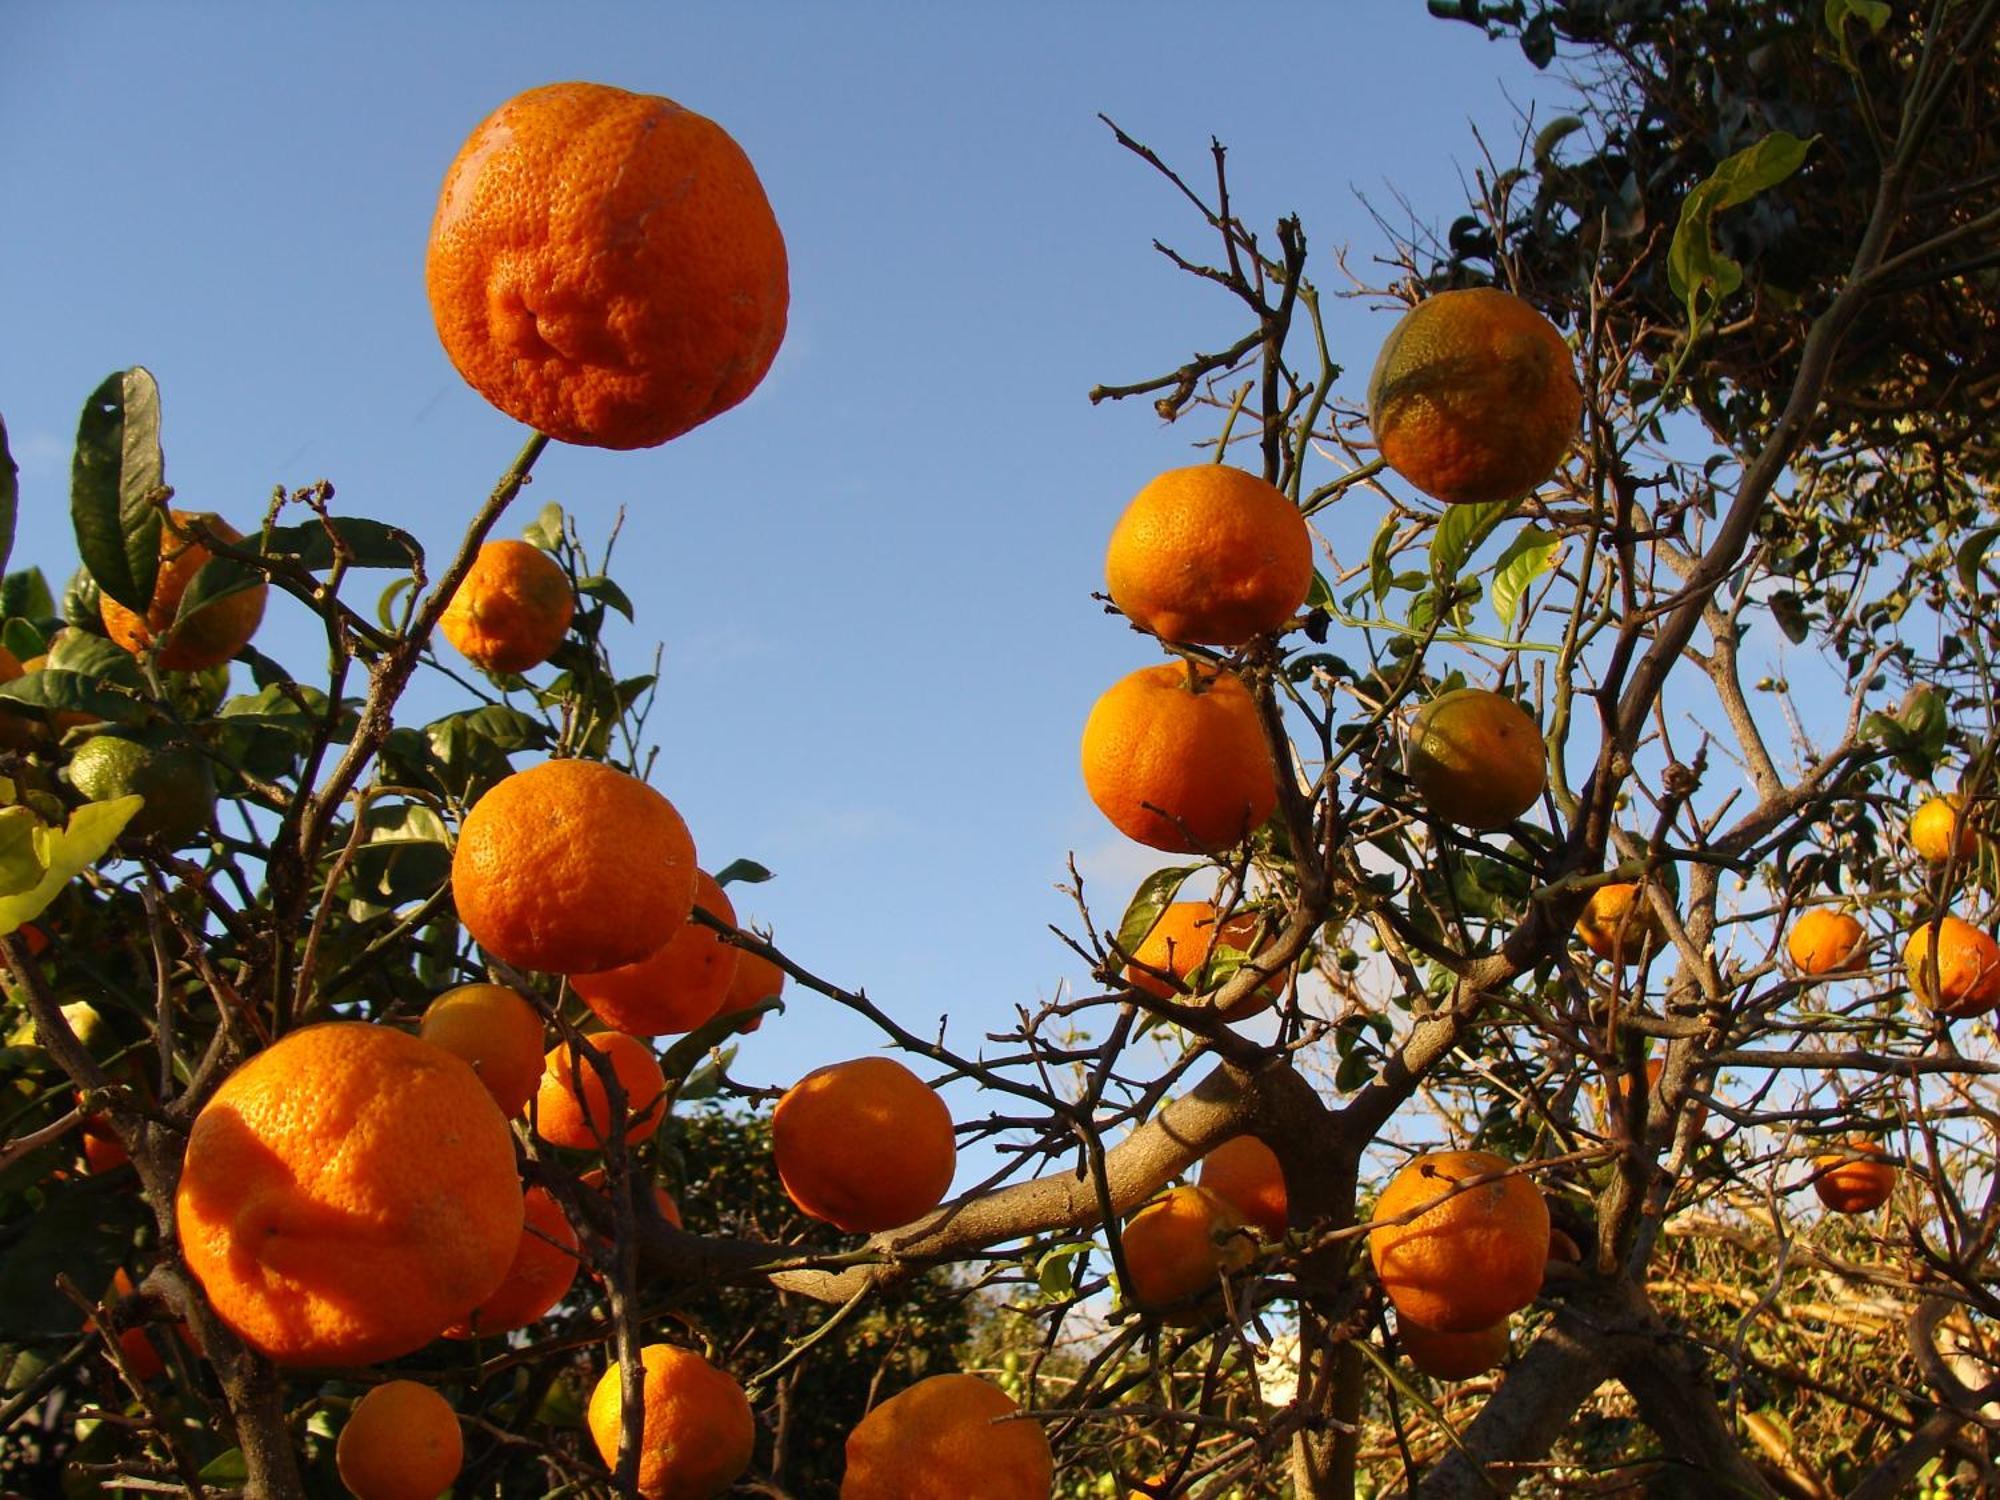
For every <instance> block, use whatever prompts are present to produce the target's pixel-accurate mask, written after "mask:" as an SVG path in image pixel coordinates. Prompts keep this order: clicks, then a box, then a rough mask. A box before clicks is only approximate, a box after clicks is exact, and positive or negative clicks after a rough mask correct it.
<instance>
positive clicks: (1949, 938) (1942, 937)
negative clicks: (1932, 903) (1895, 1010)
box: [1903, 916, 2000, 1021]
mask: <svg viewBox="0 0 2000 1500" xmlns="http://www.w3.org/2000/svg"><path fill="white" fill-rule="evenodd" d="M1903 968H1904V970H1905V971H1906V972H1907V974H1908V976H1909V982H1910V988H1911V989H1912V990H1914V991H1916V995H1917V998H1918V999H1919V1000H1921V1001H1923V1003H1924V1004H1925V1005H1926V1006H1928V1007H1929V1008H1930V1009H1932V1010H1934V1011H1936V1012H1937V1013H1938V1014H1939V1015H1941V1016H1949V1017H1950V1018H1952V1019H1953V1020H1959V1021H1962V1020H1967V1019H1969V1018H1970V1017H1973V1016H1983V1015H1985V1014H1986V1012H1988V1011H1989V1010H1991V1009H1993V1007H1994V1005H1995V1004H1996V1003H2000V944H1996V943H1995V942H1994V941H1993V939H1992V938H1990V937H1988V936H1987V935H1986V934H1985V933H1983V932H1981V931H1980V930H1979V929H1978V928H1977V927H1974V926H1973V925H1972V924H1971V923H1970V922H1966V921H1962V920H1960V919H1959V918H1957V917H1951V916H1947V917H1945V918H1944V919H1943V920H1942V921H1940V922H1939V923H1938V924H1937V979H1936V982H1935V984H1933V982H1932V979H1931V974H1930V968H1931V924H1930V923H1929V922H1925V923H1924V924H1923V925H1922V926H1920V927H1918V928H1917V929H1916V930H1915V931H1914V932H1912V933H1911V934H1910V938H1909V941H1908V942H1907V943H1905V944H1904V945H1903Z"/></svg>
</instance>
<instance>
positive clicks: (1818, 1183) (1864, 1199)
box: [1813, 1135, 1896, 1214]
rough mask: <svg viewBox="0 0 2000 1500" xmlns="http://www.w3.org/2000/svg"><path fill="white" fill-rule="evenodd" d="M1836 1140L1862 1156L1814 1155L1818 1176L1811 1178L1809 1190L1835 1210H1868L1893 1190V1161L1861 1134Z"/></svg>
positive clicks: (1882, 1202) (1894, 1172) (1884, 1200)
mask: <svg viewBox="0 0 2000 1500" xmlns="http://www.w3.org/2000/svg"><path fill="white" fill-rule="evenodd" d="M1839 1144H1841V1145H1844V1146H1845V1147H1846V1148H1847V1151H1848V1152H1852V1153H1858V1154H1859V1155H1860V1156H1861V1157H1863V1158H1864V1159H1863V1160H1861V1161H1854V1160H1851V1159H1850V1158H1849V1156H1848V1155H1847V1154H1845V1153H1841V1152H1835V1153H1833V1154H1831V1155H1828V1156H1815V1157H1814V1158H1813V1168H1814V1170H1815V1171H1817V1172H1819V1173H1820V1176H1819V1177H1818V1178H1816V1179H1815V1180H1814V1182H1813V1191H1814V1192H1816V1193H1818V1194H1819V1201H1820V1202H1822V1203H1824V1204H1825V1205H1826V1206H1827V1207H1828V1208H1830V1209H1832V1210H1833V1211H1834V1212H1835V1213H1837V1214H1865V1213H1872V1212H1873V1211H1874V1210H1876V1209H1878V1208H1880V1207H1881V1206H1882V1205H1883V1204H1885V1203H1887V1202H1888V1201H1889V1195H1890V1194H1891V1193H1893V1192H1895V1190H1896V1164H1895V1163H1894V1162H1892V1161H1890V1160H1888V1159H1887V1158H1886V1157H1884V1156H1883V1155H1882V1152H1881V1147H1880V1146H1878V1145H1877V1144H1876V1143H1875V1142H1874V1141H1871V1140H1870V1139H1868V1137H1867V1136H1865V1135H1851V1136H1849V1137H1848V1138H1847V1139H1846V1140H1845V1141H1843V1142H1841V1143H1839Z"/></svg>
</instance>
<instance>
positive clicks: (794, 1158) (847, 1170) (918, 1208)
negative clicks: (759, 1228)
mask: <svg viewBox="0 0 2000 1500" xmlns="http://www.w3.org/2000/svg"><path fill="white" fill-rule="evenodd" d="M771 1153H772V1156H773V1157H774V1158H775V1159H776V1161H777V1166H778V1180H779V1181H780V1182H782V1183H783V1184H784V1187H785V1192H786V1193H787V1195H789V1196H790V1198H791V1200H792V1202H794V1203H796V1204H797V1205H798V1206H799V1211H800V1212H801V1213H805V1214H808V1215H810V1216H811V1217H812V1218H815V1219H822V1220H824V1221H825V1222H827V1223H829V1224H831V1225H833V1226H834V1227H835V1228H838V1229H844V1230H846V1231H847V1232H848V1233H850V1234H872V1233H874V1232H875V1231H876V1230H879V1229H894V1228H896V1227H897V1226H898V1225H902V1224H907V1223H909V1222H910V1221H911V1220H912V1219H915V1218H917V1217H918V1216H919V1215H922V1214H926V1213H929V1212H930V1211H931V1210H932V1209H934V1208H936V1207H937V1206H938V1204H940V1203H942V1202H943V1201H944V1195H945V1193H946V1192H948V1191H949V1190H950V1188H951V1178H952V1173H953V1172H954V1171H956V1170H957V1166H958V1146H957V1142H956V1140H955V1138H954V1136H953V1133H952V1125H951V1111H950V1110H949V1109H947V1108H946V1107H945V1102H944V1100H942V1099H940V1098H939V1097H938V1094H937V1090H935V1089H933V1088H932V1087H931V1086H930V1085H929V1084H927V1083H925V1082H924V1081H923V1080H922V1079H921V1078H919V1077H917V1075H916V1074H915V1073H912V1072H911V1071H910V1070H909V1069H908V1068H906V1067H904V1066H903V1065H902V1064H901V1063H899V1062H897V1061H896V1060H895V1059H894V1058H892V1057H857V1058H855V1059H853V1060H852V1061H850V1062H842V1063H831V1064H829V1065H828V1066H826V1067H824V1068H815V1069H813V1071H812V1072H810V1073H808V1074H806V1076H805V1077H803V1078H801V1079H800V1080H799V1081H798V1082H797V1083H795V1084H793V1085H792V1086H791V1087H790V1088H789V1089H787V1090H785V1094H784V1097H783V1098H781V1099H779V1100H778V1106H777V1108H776V1109H774V1110H772V1111H771Z"/></svg>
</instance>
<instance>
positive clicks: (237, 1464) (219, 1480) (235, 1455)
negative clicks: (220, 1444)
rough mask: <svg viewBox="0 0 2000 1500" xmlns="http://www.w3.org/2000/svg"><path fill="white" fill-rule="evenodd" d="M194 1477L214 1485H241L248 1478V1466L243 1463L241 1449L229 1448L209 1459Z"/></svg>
mask: <svg viewBox="0 0 2000 1500" xmlns="http://www.w3.org/2000/svg"><path fill="white" fill-rule="evenodd" d="M195 1477H196V1478H197V1479H201V1480H204V1481H206V1482H207V1483H209V1484H215V1485H223V1484H242V1483H243V1482H244V1481H245V1480H247V1479H248V1478H249V1477H250V1466H249V1465H248V1464H247V1463H245V1462H244V1460H243V1450H242V1449H241V1448H231V1449H229V1450H228V1451H226V1452H223V1453H218V1454H216V1456H215V1457H214V1458H211V1459H210V1460H209V1461H208V1462H207V1463H206V1464H204V1465H203V1466H202V1470H201V1472H200V1473H199V1474H197V1475H196V1476H195Z"/></svg>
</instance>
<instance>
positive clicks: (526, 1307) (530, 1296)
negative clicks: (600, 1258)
mask: <svg viewBox="0 0 2000 1500" xmlns="http://www.w3.org/2000/svg"><path fill="white" fill-rule="evenodd" d="M521 1206H522V1210H523V1221H522V1224H521V1243H520V1246H519V1247H518V1248H517V1249H516V1250H515V1251H514V1260H513V1263H512V1264H511V1265H509V1266H508V1267H507V1276H506V1279H505V1280H504V1281H502V1282H501V1283H500V1285H499V1287H498V1289H497V1290H495V1291H494V1293H493V1295H492V1296H490V1297H488V1298H487V1299H486V1300H485V1301H484V1302H482V1303H480V1304H479V1306H477V1307H475V1308H474V1309H473V1310H472V1313H471V1315H470V1316H469V1317H467V1318H466V1319H465V1320H464V1321H463V1322H459V1323H454V1324H452V1325H451V1327H449V1328H447V1329H446V1330H445V1331H444V1336H445V1337H446V1338H448V1339H469V1338H472V1337H474V1336H478V1337H480V1338H487V1337H491V1336H492V1335H494V1334H496V1333H507V1332H509V1331H511V1330H512V1329H516V1328H526V1327H527V1326H528V1325H529V1324H530V1323H536V1322H540V1321H541V1320H542V1319H543V1318H545V1317H547V1316H548V1312H549V1309H550V1308H552V1307H554V1306H555V1305H556V1304H557V1303H558V1302H560V1301H562V1299H563V1297H564V1295H565V1294H566V1293H567V1292H568V1291H569V1288H570V1283H571V1282H573V1281H575V1280H576V1270H577V1264H578V1262H577V1254H576V1244H577V1241H576V1231H575V1230H574V1229H572V1228H571V1227H570V1222H569V1220H568V1219H567V1218H566V1217H564V1215H563V1211H562V1205H561V1204H559V1203H557V1202H556V1200H555V1199H554V1198H552V1197H550V1196H549V1192H548V1189H547V1188H539V1187H531V1188H529V1189H528V1191H527V1193H526V1194H525V1195H523V1197H522V1200H521ZM433 1493H435V1492H433Z"/></svg>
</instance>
